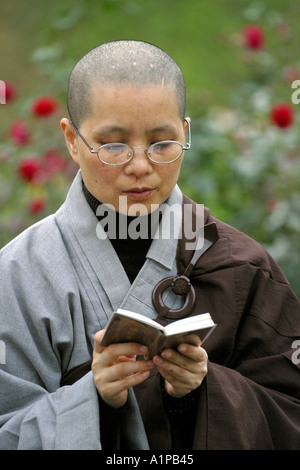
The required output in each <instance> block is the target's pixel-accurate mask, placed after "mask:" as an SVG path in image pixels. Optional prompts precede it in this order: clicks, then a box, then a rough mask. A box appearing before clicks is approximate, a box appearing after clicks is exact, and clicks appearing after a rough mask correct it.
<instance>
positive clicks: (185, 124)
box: [183, 117, 191, 132]
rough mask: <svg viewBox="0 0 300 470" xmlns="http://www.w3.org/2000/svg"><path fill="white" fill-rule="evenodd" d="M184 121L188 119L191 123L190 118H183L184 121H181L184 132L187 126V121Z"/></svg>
mask: <svg viewBox="0 0 300 470" xmlns="http://www.w3.org/2000/svg"><path fill="white" fill-rule="evenodd" d="M186 121H188V122H189V123H190V124H191V118H189V117H186V118H184V121H183V127H184V132H186V131H187V128H188V123H187V122H186Z"/></svg>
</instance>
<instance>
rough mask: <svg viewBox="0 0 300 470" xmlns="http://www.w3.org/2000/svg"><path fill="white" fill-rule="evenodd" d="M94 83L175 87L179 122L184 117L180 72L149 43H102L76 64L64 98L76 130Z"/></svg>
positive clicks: (89, 110) (89, 106)
mask: <svg viewBox="0 0 300 470" xmlns="http://www.w3.org/2000/svg"><path fill="white" fill-rule="evenodd" d="M95 84H103V85H111V86H116V85H117V86H128V85H133V86H147V85H158V86H162V87H164V86H171V87H174V88H175V91H176V96H177V100H178V112H179V115H180V116H181V117H182V119H183V118H184V116H185V101H186V92H185V81H184V76H183V73H182V71H181V69H180V67H179V66H178V64H177V63H176V62H175V61H174V60H173V59H172V57H170V56H169V54H167V53H166V52H164V51H163V50H162V49H160V48H159V47H157V46H154V45H152V44H150V43H146V42H143V41H125V40H124V41H123V40H121V41H113V42H108V43H104V44H101V45H100V46H98V47H95V48H94V49H92V50H91V51H89V52H88V53H87V54H85V55H84V56H83V57H82V58H81V59H80V60H79V61H78V62H77V64H76V65H75V67H74V68H73V70H72V71H71V74H70V77H69V86H68V98H67V105H68V110H69V115H70V118H71V120H72V121H73V122H74V123H75V124H76V126H77V127H80V125H81V123H82V122H83V121H84V119H86V118H87V117H88V116H89V114H90V113H92V109H93V107H92V102H91V89H92V88H93V86H94V85H95Z"/></svg>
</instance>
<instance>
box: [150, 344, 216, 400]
mask: <svg viewBox="0 0 300 470" xmlns="http://www.w3.org/2000/svg"><path fill="white" fill-rule="evenodd" d="M207 361H208V357H207V354H206V351H205V350H204V349H203V348H201V347H200V346H193V345H191V344H185V343H184V344H180V345H179V346H178V348H177V351H175V350H174V349H165V350H164V351H162V353H161V355H157V356H154V358H153V362H154V363H155V364H156V365H157V369H158V371H159V373H160V374H161V375H162V377H163V378H164V379H165V389H166V391H167V393H168V394H169V395H171V396H173V397H176V398H179V397H183V396H185V395H187V394H188V393H190V392H191V391H192V390H194V389H196V388H198V387H199V386H200V385H201V383H202V381H203V379H204V377H205V376H206V374H207Z"/></svg>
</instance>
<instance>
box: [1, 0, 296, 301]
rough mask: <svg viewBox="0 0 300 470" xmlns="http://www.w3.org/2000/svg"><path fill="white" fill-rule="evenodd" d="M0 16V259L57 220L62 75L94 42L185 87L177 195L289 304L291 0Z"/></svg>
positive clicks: (111, 5) (7, 4) (62, 178)
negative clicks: (266, 255) (267, 274)
mask: <svg viewBox="0 0 300 470" xmlns="http://www.w3.org/2000/svg"><path fill="white" fill-rule="evenodd" d="M0 11H1V15H0V54H1V62H0V63H1V66H0V80H3V81H4V82H5V83H6V104H1V105H0V137H1V140H0V246H3V245H5V244H6V243H8V242H9V241H10V240H11V239H12V238H14V237H15V236H16V235H17V234H19V233H20V232H21V231H22V230H24V229H25V228H26V227H28V226H29V225H31V224H33V223H35V222H36V221H38V220H40V219H41V218H43V217H46V216H47V215H48V214H51V213H53V212H54V211H56V210H57V208H58V207H59V206H60V204H61V203H62V202H63V200H64V198H65V195H66V193H67V191H68V188H69V186H70V184H71V181H72V179H73V177H74V175H75V173H76V171H77V168H76V167H75V166H74V164H73V163H72V162H71V159H70V157H69V155H68V153H67V151H66V148H65V144H64V139H63V135H62V132H61V130H60V127H59V121H60V119H61V117H63V116H66V115H67V113H66V104H65V103H66V90H67V80H68V75H69V72H70V70H71V68H72V67H73V65H75V63H76V62H77V60H78V59H79V58H80V57H81V56H82V55H83V54H84V53H85V52H87V51H88V50H90V49H91V48H93V47H95V46H97V45H98V44H100V43H101V42H105V41H110V40H115V39H141V40H145V41H148V42H152V43H154V44H156V45H158V46H160V47H161V48H163V49H165V50H166V51H167V52H169V54H170V55H171V56H172V57H173V58H174V59H175V60H176V61H177V62H178V63H179V64H180V66H181V67H182V69H183V72H184V74H185V78H186V84H187V115H188V116H190V117H191V119H192V150H191V151H189V152H187V153H186V155H185V162H184V165H183V170H182V175H181V180H180V186H181V189H182V190H183V191H184V192H185V193H186V194H187V195H188V196H190V197H192V198H194V199H195V200H196V201H197V202H199V203H203V204H205V205H206V206H208V207H209V208H210V210H211V212H212V213H213V215H215V216H216V217H218V218H220V219H222V220H223V221H225V222H227V223H229V224H231V225H233V226H235V227H236V228H238V229H240V230H242V231H244V232H245V233H247V234H248V235H250V236H252V237H253V238H255V239H256V240H258V241H259V242H261V243H262V244H263V245H264V246H265V247H266V248H267V249H268V251H269V252H270V253H271V254H272V256H273V257H274V258H275V259H276V261H277V262H278V263H279V265H280V266H281V268H282V269H283V271H284V273H285V275H286V276H287V278H288V280H289V282H290V283H291V285H292V287H293V288H294V290H295V292H296V293H297V295H298V296H300V143H299V130H300V127H299V126H300V123H299V119H300V116H299V113H300V111H299V110H300V104H297V103H298V101H300V92H299V94H297V88H292V86H293V85H294V86H295V85H297V80H300V55H299V54H300V52H299V38H300V34H299V32H300V21H299V19H300V4H299V2H298V1H297V0H272V1H271V0H215V1H214V2H212V1H209V0H149V1H146V0H98V1H96V0H64V1H63V2H61V1H60V0H51V2H46V1H40V0H26V2H24V1H22V0H9V1H4V2H1V7H0ZM298 88H300V82H299V85H298ZM293 93H294V95H293ZM292 95H293V96H294V97H295V98H296V101H295V100H294V102H293V101H292ZM297 98H298V101H297Z"/></svg>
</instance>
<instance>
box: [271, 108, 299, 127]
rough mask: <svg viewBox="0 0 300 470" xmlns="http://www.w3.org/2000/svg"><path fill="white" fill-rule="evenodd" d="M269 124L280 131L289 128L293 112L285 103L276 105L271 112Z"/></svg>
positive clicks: (292, 119) (292, 120)
mask: <svg viewBox="0 0 300 470" xmlns="http://www.w3.org/2000/svg"><path fill="white" fill-rule="evenodd" d="M271 122H272V123H273V124H274V125H275V126H277V127H280V128H281V129H285V128H287V127H289V126H291V125H292V124H293V122H294V110H293V108H292V106H290V105H289V104H287V103H277V104H275V105H274V106H273V108H272V110H271Z"/></svg>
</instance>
